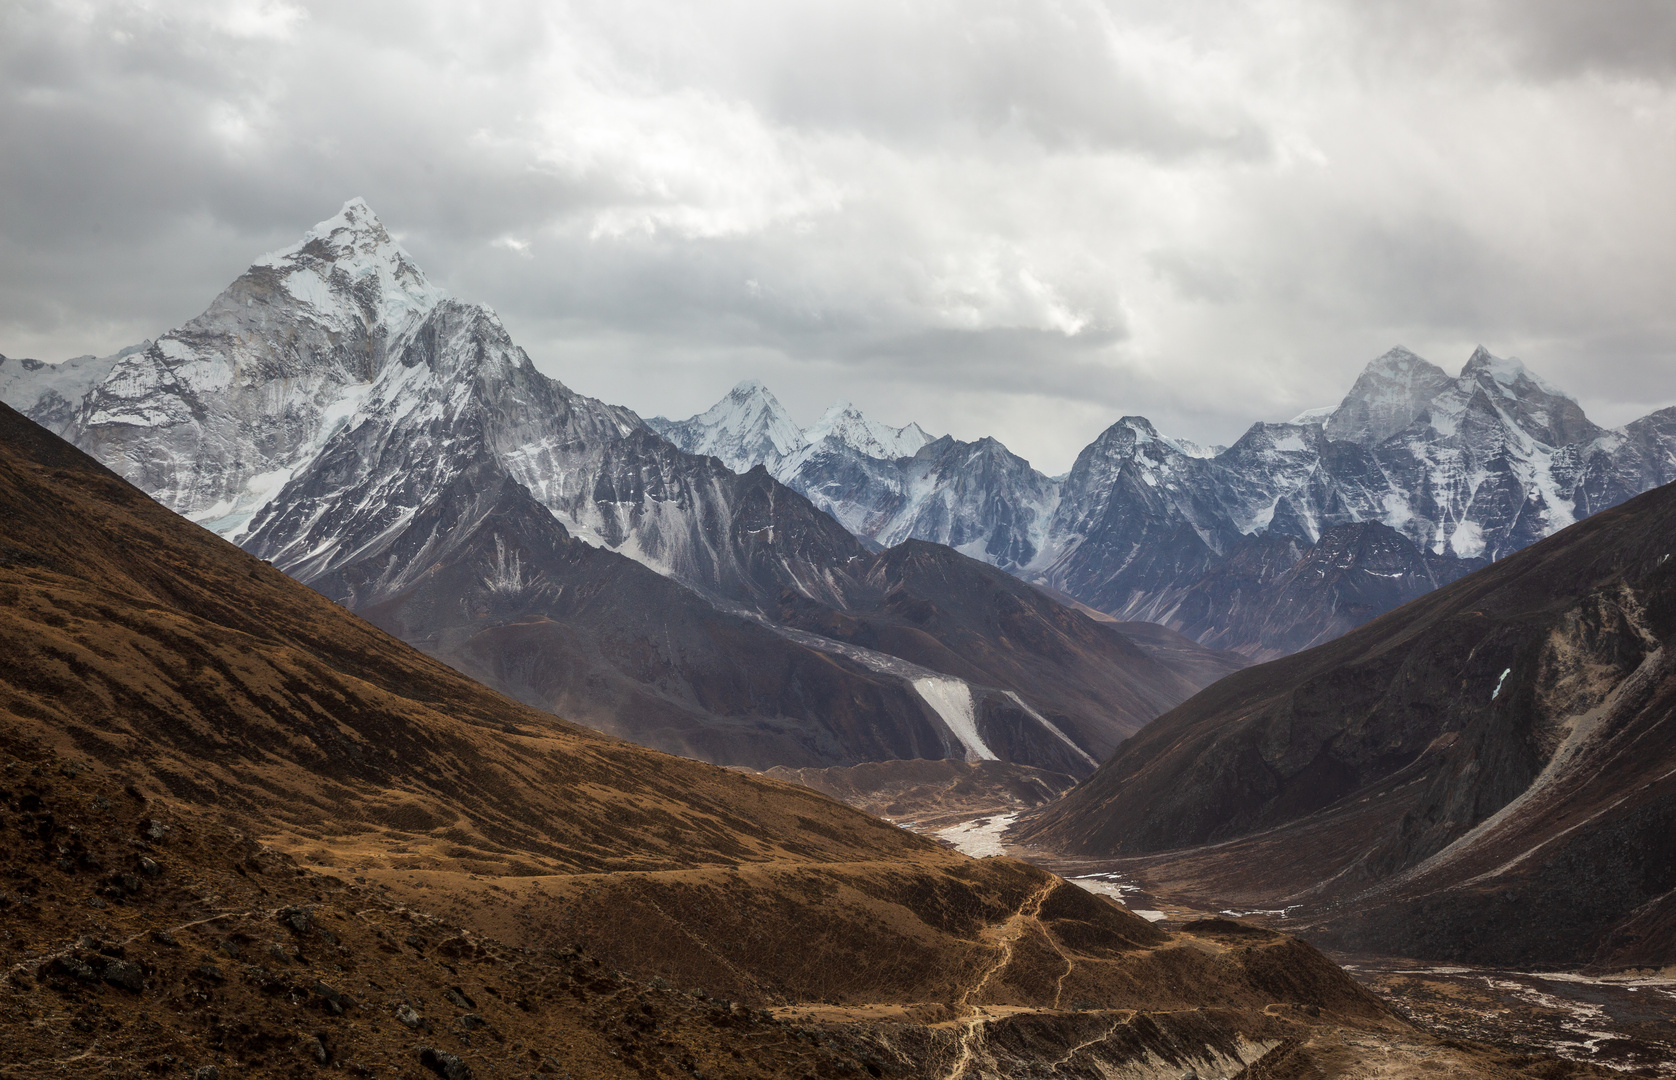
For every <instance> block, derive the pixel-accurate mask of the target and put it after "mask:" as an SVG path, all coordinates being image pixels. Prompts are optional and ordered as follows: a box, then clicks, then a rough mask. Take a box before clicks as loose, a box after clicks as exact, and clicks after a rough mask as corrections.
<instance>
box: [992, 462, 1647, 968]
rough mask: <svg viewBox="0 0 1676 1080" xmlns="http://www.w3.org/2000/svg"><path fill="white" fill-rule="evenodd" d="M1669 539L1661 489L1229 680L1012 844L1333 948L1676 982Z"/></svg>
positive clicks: (1159, 725) (1146, 733)
mask: <svg viewBox="0 0 1676 1080" xmlns="http://www.w3.org/2000/svg"><path fill="white" fill-rule="evenodd" d="M1673 537H1676V488H1672V487H1665V488H1660V489H1657V490H1655V491H1652V492H1649V493H1647V494H1645V495H1641V496H1638V497H1637V498H1635V499H1632V500H1630V501H1629V502H1628V503H1625V504H1623V505H1621V506H1619V507H1616V508H1614V509H1611V510H1607V511H1603V512H1602V513H1600V514H1597V515H1595V516H1594V517H1592V518H1590V519H1588V520H1587V521H1584V522H1581V523H1579V524H1577V525H1574V526H1572V527H1570V528H1568V529H1566V530H1564V531H1562V532H1560V533H1558V534H1557V535H1555V536H1553V537H1551V538H1549V539H1547V540H1544V541H1541V542H1540V543H1537V544H1535V545H1533V546H1531V547H1529V548H1527V549H1525V550H1523V551H1521V552H1518V553H1516V554H1514V555H1511V556H1508V557H1507V558H1505V559H1503V560H1502V561H1500V562H1498V563H1496V564H1494V565H1492V566H1490V567H1487V568H1485V569H1483V570H1480V571H1478V572H1476V573H1474V574H1472V575H1470V576H1468V577H1466V578H1463V579H1462V580H1460V581H1457V582H1455V583H1454V584H1453V585H1450V586H1447V587H1445V588H1443V589H1440V590H1439V591H1437V592H1435V593H1432V594H1429V595H1427V596H1425V597H1422V598H1421V599H1419V600H1416V601H1414V602H1412V603H1409V604H1407V605H1405V606H1404V607H1401V608H1399V609H1397V610H1396V611H1394V612H1391V613H1390V614H1388V615H1385V616H1383V617H1382V618H1379V619H1377V620H1375V621H1374V622H1372V623H1370V624H1369V625H1367V626H1365V627H1363V628H1362V629H1360V630H1357V631H1355V632H1353V633H1351V634H1349V635H1346V636H1345V637H1343V638H1340V639H1339V640H1337V641H1334V642H1332V643H1330V644H1328V645H1324V646H1321V647H1319V648H1316V649H1312V650H1310V651H1308V652H1305V653H1300V654H1298V655H1295V656H1291V657H1287V658H1285V659H1283V660H1277V661H1273V662H1271V663H1268V664H1263V665H1260V666H1257V667H1253V668H1248V669H1246V670H1245V671H1242V672H1239V673H1237V674H1235V675H1232V676H1230V677H1228V678H1227V679H1224V680H1223V681H1222V682H1220V683H1218V684H1217V685H1215V686H1214V687H1212V688H1210V689H1209V690H1207V691H1205V692H1203V693H1201V694H1199V695H1197V696H1195V697H1194V698H1192V699H1191V700H1189V701H1188V702H1187V703H1185V704H1184V705H1182V706H1180V707H1178V708H1176V709H1174V710H1172V711H1171V712H1170V713H1168V714H1166V715H1165V716H1163V717H1161V718H1160V719H1159V720H1158V721H1156V722H1155V723H1154V724H1152V725H1151V726H1149V727H1147V728H1146V729H1145V730H1143V731H1142V732H1141V733H1140V734H1139V735H1138V736H1136V737H1134V738H1132V739H1130V740H1129V741H1128V742H1126V743H1125V744H1124V745H1123V746H1122V747H1121V748H1120V749H1119V751H1118V752H1117V754H1115V755H1114V756H1113V757H1112V758H1111V760H1109V761H1107V762H1106V763H1105V764H1104V765H1102V767H1101V768H1100V770H1099V771H1098V772H1096V773H1095V775H1094V776H1092V777H1091V778H1089V779H1088V780H1087V781H1086V782H1085V783H1084V784H1082V785H1081V786H1079V787H1078V788H1077V789H1076V790H1075V791H1073V792H1072V793H1071V794H1070V795H1069V796H1068V797H1067V798H1066V799H1065V800H1064V801H1063V802H1062V803H1060V804H1058V805H1056V806H1054V807H1052V808H1050V809H1048V810H1046V811H1044V812H1043V813H1042V814H1041V815H1040V816H1039V817H1037V818H1036V819H1035V820H1033V821H1031V822H1030V823H1029V824H1028V825H1027V827H1026V830H1025V835H1026V836H1027V837H1028V838H1029V839H1031V840H1032V841H1034V842H1037V843H1041V844H1045V845H1048V846H1052V847H1058V848H1062V849H1064V850H1068V851H1078V852H1085V853H1094V852H1101V853H1109V854H1119V855H1134V856H1148V859H1147V864H1148V866H1149V869H1148V871H1147V872H1148V873H1149V874H1151V875H1153V877H1154V879H1155V880H1157V881H1160V882H1163V881H1169V882H1173V883H1174V884H1175V886H1176V887H1179V888H1182V889H1185V890H1187V891H1189V892H1193V893H1195V894H1197V895H1201V896H1215V897H1222V898H1227V899H1229V900H1230V901H1233V902H1241V903H1247V904H1259V903H1260V904H1261V906H1265V907H1280V906H1283V905H1285V904H1298V905H1300V906H1301V909H1300V911H1299V912H1297V913H1295V914H1294V917H1295V918H1301V919H1303V920H1305V924H1306V925H1314V926H1317V927H1318V928H1319V930H1318V932H1319V933H1321V934H1322V935H1325V936H1326V939H1328V940H1332V941H1334V942H1338V943H1341V944H1345V945H1346V946H1348V947H1366V948H1371V949H1379V950H1384V951H1390V952H1400V953H1404V954H1406V955H1423V956H1441V957H1457V958H1461V959H1473V960H1480V961H1488V962H1499V963H1510V964H1541V963H1547V964H1579V963H1586V962H1595V963H1599V964H1603V965H1608V966H1610V965H1619V966H1622V965H1625V964H1630V963H1658V964H1668V963H1671V962H1673V961H1676V952H1672V951H1671V949H1672V945H1671V942H1670V939H1669V938H1667V937H1666V938H1661V937H1659V936H1658V934H1657V933H1656V930H1657V928H1658V927H1659V926H1661V925H1663V922H1664V921H1665V920H1667V919H1668V918H1669V914H1668V913H1669V910H1670V904H1671V902H1672V901H1671V896H1672V895H1673V894H1672V890H1673V889H1676V839H1673V838H1676V827H1673V826H1676V667H1673V665H1672V659H1671V650H1670V649H1669V647H1668V646H1669V643H1670V641H1671V637H1672V634H1673V633H1676V561H1673V560H1672V559H1671V555H1672V553H1673V551H1676V547H1673V541H1672V538H1673ZM1242 838H1243V839H1242ZM1207 844H1208V845H1216V846H1214V847H1210V848H1206V849H1204V850H1203V852H1202V853H1200V852H1196V851H1194V850H1192V849H1193V848H1194V846H1195V845H1207ZM1172 849H1189V850H1186V851H1180V850H1177V852H1176V854H1172V855H1168V856H1165V855H1158V854H1156V853H1161V852H1166V851H1170V850H1172Z"/></svg>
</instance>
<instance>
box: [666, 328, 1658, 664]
mask: <svg viewBox="0 0 1676 1080" xmlns="http://www.w3.org/2000/svg"><path fill="white" fill-rule="evenodd" d="M839 417H842V422H837V418H839ZM649 423H650V424H651V425H652V426H653V427H654V428H656V429H657V430H658V431H660V432H661V433H662V434H663V435H664V436H665V437H666V438H668V439H670V440H671V441H672V442H674V443H675V444H676V445H678V446H681V447H683V448H685V449H689V450H692V451H694V452H700V453H712V454H716V455H717V456H719V457H721V458H722V460H724V461H725V462H726V463H727V464H728V465H729V467H731V468H733V469H736V470H741V471H742V470H745V469H749V468H752V467H754V466H756V465H762V466H763V467H765V468H766V469H767V470H768V471H769V473H770V474H772V475H773V476H775V477H777V478H778V479H780V480H781V481H782V482H784V483H785V484H786V485H787V486H788V487H791V488H792V489H794V490H796V491H799V492H801V493H802V494H804V495H805V496H807V497H808V498H809V500H810V501H811V502H813V503H814V504H815V505H817V506H819V507H821V508H822V509H824V510H826V511H827V512H828V513H830V514H831V515H832V516H833V517H834V518H836V519H837V520H838V521H840V522H842V523H843V524H844V525H845V527H846V528H848V529H850V530H851V531H852V532H854V533H855V534H856V535H858V536H860V537H862V538H864V539H866V540H870V541H873V542H874V543H877V544H879V545H882V546H890V545H893V544H897V543H900V542H902V541H903V540H907V539H910V538H911V539H919V540H930V541H933V542H936V543H940V544H947V545H949V546H951V547H953V548H955V549H956V550H958V551H961V552H962V553H964V554H967V555H970V556H972V557H973V558H977V559H982V560H984V561H986V562H989V563H992V564H993V565H995V566H999V567H1001V568H1003V569H1006V570H1008V571H1010V572H1012V573H1014V574H1016V575H1018V576H1020V577H1022V578H1024V579H1025V580H1028V581H1034V582H1038V583H1041V584H1045V585H1049V586H1051V587H1053V588H1055V589H1058V590H1060V591H1062V592H1064V593H1066V594H1068V595H1070V596H1072V597H1074V598H1075V599H1077V600H1079V601H1081V602H1083V603H1085V604H1088V605H1089V606H1091V607H1093V608H1096V609H1098V610H1101V611H1105V612H1108V613H1110V614H1112V615H1114V616H1116V617H1118V618H1121V619H1129V620H1143V621H1151V622H1158V623H1162V624H1164V625H1166V626H1169V627H1171V628H1173V629H1175V630H1178V631H1180V632H1181V633H1183V634H1186V635H1187V636H1189V637H1192V638H1194V639H1195V640H1197V641H1199V642H1201V643H1203V644H1207V645H1211V646H1214V647H1218V648H1223V649H1230V650H1234V651H1237V652H1240V653H1243V654H1245V655H1246V656H1249V657H1252V658H1254V659H1265V658H1270V657H1275V656H1281V655H1285V654H1287V653H1291V652H1295V651H1297V650H1299V649H1302V648H1306V647H1308V646H1310V645H1314V644H1318V643H1320V642H1323V641H1328V640H1331V639H1332V638H1335V637H1337V636H1338V635H1340V634H1342V633H1344V632H1345V631H1347V630H1350V629H1352V628H1354V627H1356V626H1360V625H1361V624H1362V623H1365V622H1367V621H1368V620H1369V619H1371V618H1373V617H1375V616H1377V615H1380V614H1382V613H1384V612H1386V611H1389V610H1391V609H1393V608H1395V607H1397V606H1398V605H1400V604H1402V603H1404V602H1405V601H1407V600H1410V599H1413V598H1414V597H1416V596H1420V595H1423V594H1424V593H1426V592H1429V591H1431V590H1432V589H1435V588H1437V587H1438V586H1439V585H1443V584H1446V583H1447V582H1450V581H1453V580H1455V579H1456V578H1458V577H1460V576H1462V575H1463V574H1466V573H1468V572H1470V571H1472V570H1474V569H1476V568H1478V567H1480V566H1484V565H1486V564H1488V563H1489V562H1491V561H1493V560H1495V559H1499V558H1501V557H1502V556H1504V555H1506V554H1508V553H1509V552H1512V551H1517V550H1518V549H1520V548H1522V547H1524V546H1526V545H1528V544H1530V543H1532V542H1533V541H1536V540H1539V539H1541V538H1542V537H1545V536H1548V535H1551V534H1552V533H1554V532H1556V531H1558V530H1559V529H1562V528H1564V527H1565V526H1567V525H1569V524H1571V523H1572V522H1574V521H1578V520H1581V519H1582V518H1585V517H1587V516H1588V515H1590V514H1593V513H1597V512H1598V511H1600V510H1603V509H1605V508H1607V507H1609V506H1614V505H1616V504H1618V503H1620V502H1623V501H1624V500H1625V499H1627V498H1629V497H1631V496H1633V495H1635V494H1638V493H1639V492H1642V491H1646V490H1648V489H1650V488H1653V487H1657V486H1659V485H1661V484H1666V483H1669V482H1670V481H1672V480H1676V409H1664V410H1661V411H1659V412H1655V413H1653V414H1651V415H1650V416H1647V417H1644V418H1642V419H1640V420H1637V421H1635V422H1634V423H1631V424H1628V425H1625V426H1624V427H1622V428H1617V429H1614V430H1607V429H1605V428H1601V427H1600V426H1598V425H1596V424H1594V423H1593V422H1591V421H1590V420H1589V419H1588V417H1587V416H1585V415H1584V413H1583V410H1582V408H1581V407H1579V406H1578V404H1577V403H1576V402H1575V401H1574V400H1572V399H1571V398H1569V397H1567V396H1566V395H1565V394H1564V393H1563V392H1561V391H1560V390H1558V389H1556V388H1555V387H1553V386H1552V385H1550V384H1549V383H1547V382H1546V381H1544V380H1543V379H1542V378H1541V377H1540V376H1538V375H1536V374H1535V373H1533V372H1531V371H1530V370H1529V369H1527V368H1526V367H1525V366H1524V365H1523V364H1521V363H1520V362H1519V361H1517V360H1510V359H1502V358H1499V357H1496V356H1492V355H1491V354H1490V353H1489V352H1488V351H1487V350H1485V349H1483V348H1480V349H1478V350H1477V351H1476V352H1474V353H1473V355H1472V356H1471V358H1469V359H1468V361H1467V363H1466V365H1465V367H1463V368H1462V370H1461V372H1460V374H1459V375H1458V376H1451V375H1449V374H1448V373H1446V372H1445V371H1443V370H1442V369H1441V368H1439V367H1437V366H1436V365H1434V364H1431V363H1429V362H1427V361H1426V360H1423V359H1421V358H1420V357H1418V356H1415V355H1414V354H1413V353H1411V352H1408V351H1407V350H1406V349H1401V348H1397V349H1392V350H1391V351H1390V352H1388V353H1386V354H1385V355H1383V356H1381V357H1379V358H1378V359H1376V360H1374V361H1373V362H1372V363H1370V364H1369V365H1368V366H1367V368H1366V370H1364V371H1363V372H1362V375H1361V377H1360V378H1358V379H1357V380H1356V383H1355V385H1354V386H1353V387H1351V389H1350V392H1349V393H1348V394H1347V395H1346V396H1345V398H1344V400H1343V401H1342V402H1341V403H1340V404H1339V405H1338V406H1337V407H1336V408H1329V409H1318V410H1313V411H1311V412H1308V413H1305V414H1304V415H1302V416H1299V417H1297V418H1295V419H1294V420H1292V421H1291V422H1289V423H1284V424H1272V423H1257V424H1254V425H1252V427H1251V429H1250V430H1248V431H1247V432H1246V433H1245V434H1244V435H1243V436H1241V437H1240V438H1239V439H1238V440H1237V441H1236V442H1235V443H1234V444H1233V445H1232V446H1229V447H1225V448H1224V447H1204V446H1199V445H1197V444H1195V443H1191V442H1188V441H1186V440H1181V439H1172V438H1168V437H1166V436H1164V435H1161V434H1160V433H1159V432H1158V431H1157V430H1156V429H1155V428H1154V427H1153V426H1152V424H1151V423H1149V422H1148V421H1147V420H1146V419H1145V418H1143V417H1136V416H1128V417H1124V418H1123V419H1121V420H1119V421H1118V422H1117V423H1115V424H1113V425H1112V426H1111V427H1110V428H1108V429H1107V430H1106V431H1105V432H1103V433H1102V434H1101V435H1100V436H1099V438H1097V439H1095V441H1094V442H1093V443H1091V444H1089V446H1087V447H1086V448H1085V449H1084V450H1083V451H1082V453H1081V454H1079V455H1078V457H1077V461H1076V464H1075V465H1074V466H1073V467H1072V469H1071V471H1070V473H1068V474H1067V475H1066V476H1064V477H1058V478H1052V477H1047V476H1044V475H1042V474H1041V473H1039V472H1037V471H1036V470H1034V469H1032V468H1031V467H1030V465H1029V463H1028V462H1026V461H1024V460H1023V459H1022V458H1019V457H1017V456H1016V455H1014V454H1012V453H1009V452H1008V451H1007V449H1006V447H1004V446H1002V445H1001V444H1000V443H999V442H997V441H995V440H994V439H980V440H978V441H977V442H970V443H968V442H960V441H957V440H955V439H952V438H949V437H946V436H945V437H943V438H940V439H927V438H925V437H924V433H923V432H922V431H921V430H920V429H919V428H918V427H916V426H912V425H910V426H909V427H907V428H903V429H900V430H897V429H892V428H888V427H885V426H884V425H880V424H877V423H872V422H869V421H867V420H865V418H863V417H861V416H860V414H859V413H857V412H855V410H854V409H853V408H851V407H850V406H847V405H840V406H835V407H834V409H833V411H831V412H829V413H828V414H827V415H826V416H825V417H823V418H822V420H821V422H820V423H818V424H817V425H815V427H813V428H811V429H809V430H808V431H806V432H805V431H800V430H799V429H798V427H797V425H796V424H795V423H794V422H793V421H792V420H791V418H790V417H789V416H788V415H787V414H786V411H785V410H784V409H783V408H782V407H781V406H780V404H779V402H778V401H777V400H775V398H774V396H773V395H772V394H771V393H770V392H769V391H768V390H767V389H766V388H765V387H763V386H761V385H760V384H758V383H755V382H747V383H742V384H740V385H739V386H738V387H736V388H735V389H734V390H733V391H732V392H731V393H729V394H728V395H727V397H725V398H723V399H722V401H720V402H718V403H717V404H716V405H715V406H714V407H712V408H711V409H709V410H708V411H706V412H704V413H700V414H699V415H697V416H694V417H692V418H691V419H688V420H684V421H681V422H679V423H676V422H671V421H667V420H661V419H658V420H652V421H649ZM881 448H886V449H884V450H883V451H881Z"/></svg>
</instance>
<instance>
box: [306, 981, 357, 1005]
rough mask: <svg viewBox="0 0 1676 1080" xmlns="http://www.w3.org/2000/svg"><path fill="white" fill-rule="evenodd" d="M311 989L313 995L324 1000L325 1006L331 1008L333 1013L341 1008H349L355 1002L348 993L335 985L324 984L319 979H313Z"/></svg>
mask: <svg viewBox="0 0 1676 1080" xmlns="http://www.w3.org/2000/svg"><path fill="white" fill-rule="evenodd" d="M313 990H314V993H315V996H316V997H319V998H321V999H323V1000H324V1001H325V1002H326V1006H327V1008H329V1009H331V1011H332V1012H333V1013H341V1012H343V1010H345V1009H348V1008H351V1007H353V1006H354V1004H355V1000H354V999H353V998H351V997H350V996H349V995H348V994H346V993H344V992H343V991H342V990H339V989H338V988H337V987H335V986H328V985H326V984H325V983H323V982H321V981H320V980H319V979H316V980H314V987H313Z"/></svg>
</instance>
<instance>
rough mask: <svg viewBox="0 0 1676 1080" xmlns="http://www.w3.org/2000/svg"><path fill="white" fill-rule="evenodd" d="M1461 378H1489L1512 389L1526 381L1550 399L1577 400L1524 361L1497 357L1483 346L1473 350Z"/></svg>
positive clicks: (1479, 380)
mask: <svg viewBox="0 0 1676 1080" xmlns="http://www.w3.org/2000/svg"><path fill="white" fill-rule="evenodd" d="M1461 378H1462V379H1470V380H1473V381H1478V382H1481V381H1483V380H1484V379H1486V378H1488V379H1490V380H1491V381H1493V382H1496V383H1499V384H1500V385H1502V386H1505V387H1508V388H1510V389H1511V388H1516V387H1517V386H1518V385H1519V382H1520V380H1526V381H1528V382H1530V384H1531V385H1533V386H1535V387H1536V388H1537V389H1538V390H1540V391H1542V392H1543V393H1544V394H1547V395H1548V396H1550V397H1558V398H1565V399H1566V400H1567V401H1576V400H1577V399H1576V398H1574V397H1572V396H1571V395H1570V394H1568V393H1566V392H1565V391H1564V390H1561V389H1560V388H1559V387H1557V386H1555V385H1553V384H1552V383H1550V382H1549V381H1548V380H1546V379H1544V378H1543V377H1542V376H1540V375H1538V374H1537V373H1536V372H1534V371H1532V370H1531V369H1530V368H1528V367H1526V366H1525V364H1524V361H1522V360H1520V359H1519V358H1518V357H1516V356H1497V355H1495V354H1494V353H1492V352H1490V350H1489V349H1486V348H1485V347H1484V346H1482V345H1480V346H1478V348H1476V349H1474V350H1472V355H1471V356H1470V357H1468V358H1467V362H1466V366H1464V367H1462V368H1461Z"/></svg>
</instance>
